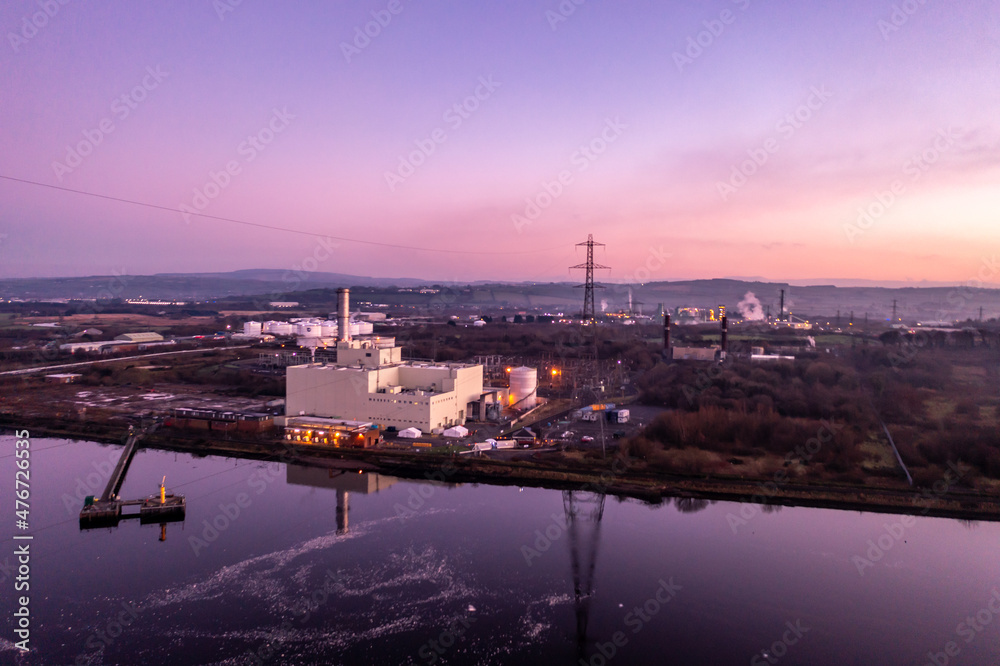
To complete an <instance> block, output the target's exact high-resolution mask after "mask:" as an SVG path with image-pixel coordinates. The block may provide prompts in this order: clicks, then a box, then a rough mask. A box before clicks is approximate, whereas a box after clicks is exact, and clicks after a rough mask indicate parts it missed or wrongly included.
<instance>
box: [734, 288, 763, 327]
mask: <svg viewBox="0 0 1000 666" xmlns="http://www.w3.org/2000/svg"><path fill="white" fill-rule="evenodd" d="M736 309H737V310H739V311H740V314H741V315H742V316H743V319H745V320H746V321H763V320H764V308H762V307H761V306H760V301H758V300H757V297H756V296H754V294H753V292H752V291H748V292H747V293H746V294H745V295H744V296H743V300H742V301H740V302H739V304H738V305H737V306H736Z"/></svg>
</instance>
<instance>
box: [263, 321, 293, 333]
mask: <svg viewBox="0 0 1000 666" xmlns="http://www.w3.org/2000/svg"><path fill="white" fill-rule="evenodd" d="M263 332H264V333H270V334H272V335H294V334H295V327H294V326H293V325H292V324H289V323H288V322H287V321H269V322H266V323H265V324H264V326H263Z"/></svg>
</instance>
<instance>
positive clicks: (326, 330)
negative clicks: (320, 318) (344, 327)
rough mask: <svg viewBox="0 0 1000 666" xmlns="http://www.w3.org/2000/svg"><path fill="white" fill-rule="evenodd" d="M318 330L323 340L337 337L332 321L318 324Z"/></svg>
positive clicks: (335, 324) (335, 325)
mask: <svg viewBox="0 0 1000 666" xmlns="http://www.w3.org/2000/svg"><path fill="white" fill-rule="evenodd" d="M320 329H321V330H322V336H323V337H324V338H335V337H337V322H335V321H333V320H329V319H328V320H327V321H324V322H323V323H321V324H320Z"/></svg>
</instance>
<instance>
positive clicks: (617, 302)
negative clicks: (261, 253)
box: [0, 269, 1000, 325]
mask: <svg viewBox="0 0 1000 666" xmlns="http://www.w3.org/2000/svg"><path fill="white" fill-rule="evenodd" d="M431 285H438V286H440V287H442V288H443V291H444V292H446V293H445V294H443V295H442V294H437V295H435V294H419V293H414V292H406V293H398V292H397V288H402V289H407V290H408V289H411V288H413V287H418V286H431ZM339 287H355V288H363V289H365V290H366V291H369V292H375V293H378V292H383V293H384V294H385V298H384V299H382V298H380V299H379V302H386V303H403V302H405V303H406V304H409V305H417V306H420V305H421V304H424V303H425V302H426V304H433V303H435V302H437V303H446V304H448V305H449V306H473V307H480V308H490V307H513V308H524V309H526V310H527V309H539V308H542V309H551V310H553V311H562V312H566V313H575V312H577V311H578V310H579V308H580V304H581V301H582V297H583V293H582V290H581V289H579V288H577V287H576V286H575V283H569V282H548V283H539V282H521V283H510V282H503V283H502V282H482V281H480V282H472V283H464V284H459V283H447V282H442V281H434V280H420V279H417V278H374V277H365V276H359V275H345V274H342V273H320V272H316V273H294V272H292V271H285V270H275V269H250V270H241V271H233V272H228V273H162V274H157V275H124V276H120V277H116V276H91V277H82V278H23V279H3V280H0V298H19V299H28V300H45V299H94V298H101V299H107V298H123V299H124V298H147V299H151V300H154V299H155V300H182V301H211V300H215V299H225V298H234V297H242V296H258V297H264V298H267V299H270V300H293V301H294V300H300V298H301V299H302V300H310V299H306V298H305V295H303V296H302V297H296V293H297V292H304V291H308V290H320V289H335V288H339ZM782 289H784V290H785V311H786V312H792V313H794V314H796V315H802V316H811V315H822V316H823V317H826V318H830V317H834V316H835V315H836V313H837V311H840V313H841V323H842V324H843V325H846V324H847V322H848V321H849V318H850V315H851V312H852V311H853V313H854V317H855V320H856V321H862V320H863V319H864V317H865V314H866V313H867V314H868V316H869V317H870V318H873V319H883V320H885V319H888V318H889V317H890V316H891V313H892V302H893V300H895V301H896V303H897V311H898V313H899V316H901V317H903V318H905V319H906V320H908V321H912V320H924V321H927V320H938V319H965V318H972V319H977V318H978V317H979V308H980V307H982V308H983V317H984V319H991V318H996V317H998V316H1000V289H971V288H967V287H957V286H928V287H883V286H866V285H865V286H850V287H836V286H832V285H812V286H796V285H794V284H789V283H783V282H767V281H764V280H740V279H713V280H678V281H663V282H650V283H646V284H642V285H631V286H630V285H624V284H613V283H606V284H605V285H604V288H602V289H598V290H597V292H596V298H595V300H596V302H597V306H598V310H601V309H604V310H606V311H609V312H613V311H620V310H624V309H626V308H627V307H628V303H629V293H630V292H631V298H632V303H633V309H634V310H636V311H640V310H641V311H642V312H645V313H652V312H655V311H656V309H657V306H658V305H659V304H661V303H662V304H663V305H664V306H665V307H667V308H677V307H685V306H691V307H716V306H718V305H725V306H726V307H727V308H728V310H729V312H730V313H733V314H734V316H735V315H737V313H738V312H739V309H738V304H739V303H740V301H742V300H744V297H745V296H746V294H747V293H752V294H754V296H755V297H756V298H757V299H758V300H759V301H760V305H761V307H762V309H764V310H767V308H768V307H770V311H771V314H774V315H776V314H777V313H778V310H779V300H780V292H781V290H782Z"/></svg>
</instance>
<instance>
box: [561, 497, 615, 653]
mask: <svg viewBox="0 0 1000 666" xmlns="http://www.w3.org/2000/svg"><path fill="white" fill-rule="evenodd" d="M604 497H605V496H604V494H603V493H589V492H582V491H577V490H564V491H563V510H564V511H565V512H566V531H567V532H568V533H569V547H570V562H571V564H572V567H573V600H574V603H575V606H576V647H577V652H578V654H579V656H580V658H581V659H582V658H583V656H584V653H585V651H586V646H587V624H588V623H589V621H590V596H591V594H593V592H594V567H595V565H596V564H597V547H598V545H599V543H600V539H601V518H602V517H603V516H604Z"/></svg>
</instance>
